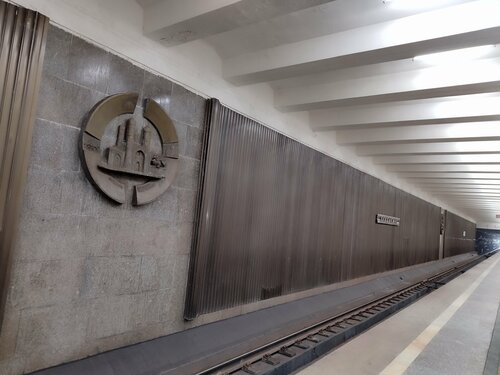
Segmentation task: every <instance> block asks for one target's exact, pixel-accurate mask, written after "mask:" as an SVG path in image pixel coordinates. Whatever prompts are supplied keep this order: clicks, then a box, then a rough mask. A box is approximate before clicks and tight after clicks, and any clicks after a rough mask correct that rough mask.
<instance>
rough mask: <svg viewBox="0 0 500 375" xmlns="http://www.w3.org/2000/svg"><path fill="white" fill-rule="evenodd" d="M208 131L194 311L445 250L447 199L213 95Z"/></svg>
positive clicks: (194, 260)
mask: <svg viewBox="0 0 500 375" xmlns="http://www.w3.org/2000/svg"><path fill="white" fill-rule="evenodd" d="M205 132H206V133H205V137H204V146H203V156H202V167H201V181H200V182H201V186H202V189H201V193H200V200H199V213H198V220H199V222H198V228H197V233H196V235H195V240H194V245H193V250H192V255H191V263H190V267H191V268H190V276H189V277H190V278H189V285H188V291H187V298H186V310H185V318H186V319H193V318H195V317H196V316H197V315H199V314H203V313H209V312H213V311H217V310H221V309H226V308H230V307H233V306H237V305H241V304H246V303H250V302H256V301H259V300H262V299H265V298H271V297H275V296H278V295H285V294H289V293H293V292H298V291H302V290H306V289H311V288H314V287H318V286H321V285H328V284H332V283H336V282H340V281H344V280H349V279H353V278H357V277H360V276H364V275H369V274H374V273H379V272H384V271H387V270H392V269H396V268H400V267H405V266H409V265H414V264H418V263H423V262H427V261H430V260H435V259H437V258H438V251H439V230H440V215H441V214H440V208H439V207H437V206H435V205H432V204H430V203H428V202H425V201H423V200H421V199H419V198H417V197H415V196H412V195H411V194H408V193H406V192H403V191H401V190H399V189H396V188H395V187H393V186H391V185H389V184H387V183H385V182H383V181H381V180H379V179H377V178H375V177H372V176H370V175H368V174H366V173H363V172H361V171H358V170H356V169H354V168H352V167H350V166H348V165H346V164H344V163H341V162H339V161H337V160H335V159H333V158H331V157H329V156H326V155H324V154H322V153H320V152H318V151H316V150H313V149H311V148H310V147H307V146H305V145H303V144H301V143H299V142H297V141H295V140H292V139H290V138H288V137H286V136H284V135H282V134H279V133H277V132H276V131H273V130H271V129H269V128H267V127H265V126H263V125H261V124H259V123H257V122H255V121H253V120H251V119H248V118H246V117H244V116H242V115H240V114H238V113H236V112H234V111H231V110H230V109H228V108H226V107H224V106H222V105H221V104H220V103H219V102H218V101H217V100H215V99H212V100H210V103H209V105H208V111H207V116H206V130H205ZM379 213H381V214H386V215H389V216H395V217H398V218H400V219H401V222H400V226H387V225H380V224H376V222H375V217H376V214H379Z"/></svg>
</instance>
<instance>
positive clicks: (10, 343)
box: [0, 306, 21, 374]
mask: <svg viewBox="0 0 500 375" xmlns="http://www.w3.org/2000/svg"><path fill="white" fill-rule="evenodd" d="M20 316H21V313H20V311H19V310H16V309H11V308H9V306H7V307H6V309H5V314H4V319H3V322H2V330H1V331H0V369H1V368H2V367H1V363H2V361H6V360H8V359H12V358H13V357H14V355H15V351H16V342H17V332H18V331H19V320H20V319H19V318H20ZM0 374H3V373H2V371H0Z"/></svg>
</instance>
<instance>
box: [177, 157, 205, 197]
mask: <svg viewBox="0 0 500 375" xmlns="http://www.w3.org/2000/svg"><path fill="white" fill-rule="evenodd" d="M199 175H200V161H199V160H196V159H190V158H186V157H182V156H181V157H179V171H178V172H177V177H176V179H175V180H174V185H175V186H177V187H179V188H182V189H190V190H197V189H198V179H199Z"/></svg>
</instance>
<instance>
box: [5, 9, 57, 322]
mask: <svg viewBox="0 0 500 375" xmlns="http://www.w3.org/2000/svg"><path fill="white" fill-rule="evenodd" d="M47 26H48V19H47V18H46V17H44V16H42V15H40V14H38V13H36V12H33V11H30V10H27V9H24V8H20V7H17V6H14V5H11V4H7V3H5V2H3V1H0V77H1V78H2V80H0V293H1V301H0V320H1V317H2V315H3V309H4V305H5V299H6V296H7V282H8V278H9V269H10V261H11V252H12V249H13V248H14V239H15V235H16V227H17V221H18V215H19V210H20V206H21V199H22V195H23V192H24V181H25V178H26V171H27V166H28V159H29V151H30V149H31V135H32V130H33V122H34V116H35V110H36V98H37V95H38V88H39V85H40V77H41V70H42V63H43V56H44V51H45V40H46V34H47V28H48V27H47Z"/></svg>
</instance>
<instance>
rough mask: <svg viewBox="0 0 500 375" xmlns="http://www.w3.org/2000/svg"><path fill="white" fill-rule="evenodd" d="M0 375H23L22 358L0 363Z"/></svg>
mask: <svg viewBox="0 0 500 375" xmlns="http://www.w3.org/2000/svg"><path fill="white" fill-rule="evenodd" d="M0 374H2V375H19V374H24V358H22V357H15V358H11V359H8V360H5V361H0Z"/></svg>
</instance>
